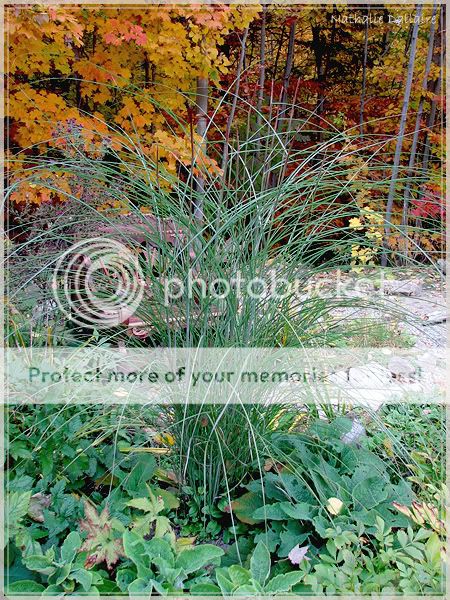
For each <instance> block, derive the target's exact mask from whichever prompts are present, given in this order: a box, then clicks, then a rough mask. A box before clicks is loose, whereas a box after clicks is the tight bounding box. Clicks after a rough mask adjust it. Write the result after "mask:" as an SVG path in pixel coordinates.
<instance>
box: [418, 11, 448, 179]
mask: <svg viewBox="0 0 450 600" xmlns="http://www.w3.org/2000/svg"><path fill="white" fill-rule="evenodd" d="M444 28H445V10H444V5H441V10H440V16H439V27H438V31H437V34H436V36H435V41H436V42H437V43H438V44H439V48H440V50H439V52H438V53H436V54H435V55H434V56H433V62H434V63H435V64H437V65H438V66H439V67H440V69H441V71H440V72H439V77H438V78H437V80H436V81H434V85H432V86H431V91H432V92H433V93H434V98H433V100H432V101H431V107H430V113H429V115H428V120H427V129H426V131H425V136H424V140H423V147H424V150H423V159H422V171H423V173H426V171H427V169H428V160H429V158H430V144H429V141H428V132H429V131H430V130H431V129H432V128H433V127H434V121H435V119H436V111H437V102H438V101H437V97H438V95H439V93H440V91H441V85H442V63H443V56H444V43H445V35H443V32H444Z"/></svg>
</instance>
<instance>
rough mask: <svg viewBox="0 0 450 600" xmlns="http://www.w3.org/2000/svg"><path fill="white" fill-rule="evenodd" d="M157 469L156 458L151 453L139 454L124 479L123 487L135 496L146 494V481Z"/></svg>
mask: <svg viewBox="0 0 450 600" xmlns="http://www.w3.org/2000/svg"><path fill="white" fill-rule="evenodd" d="M155 469H156V460H155V458H154V457H153V456H151V455H145V456H138V457H137V458H136V460H135V464H134V465H133V468H132V470H131V473H130V475H129V476H128V477H127V478H126V479H124V481H123V487H124V488H125V489H126V491H127V492H129V493H130V494H131V495H133V496H146V493H147V488H146V485H145V484H146V483H147V481H148V480H149V479H150V478H151V477H152V475H153V474H154V472H155Z"/></svg>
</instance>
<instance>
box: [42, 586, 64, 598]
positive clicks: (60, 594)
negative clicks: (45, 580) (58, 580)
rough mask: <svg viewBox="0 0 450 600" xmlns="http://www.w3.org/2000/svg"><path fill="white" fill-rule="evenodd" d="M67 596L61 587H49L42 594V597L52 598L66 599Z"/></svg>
mask: <svg viewBox="0 0 450 600" xmlns="http://www.w3.org/2000/svg"><path fill="white" fill-rule="evenodd" d="M65 595H66V594H65V592H64V590H62V589H61V587H60V586H59V585H49V586H48V587H46V588H45V590H44V591H43V592H42V596H51V597H52V598H55V597H57V598H64V596H65Z"/></svg>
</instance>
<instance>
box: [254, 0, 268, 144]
mask: <svg viewBox="0 0 450 600" xmlns="http://www.w3.org/2000/svg"><path fill="white" fill-rule="evenodd" d="M266 16H267V5H265V6H263V11H262V19H261V47H260V54H259V56H260V58H259V81H258V102H257V105H256V129H257V130H258V131H259V130H260V128H261V123H262V114H261V111H262V105H263V100H264V84H265V81H266ZM258 146H259V143H258Z"/></svg>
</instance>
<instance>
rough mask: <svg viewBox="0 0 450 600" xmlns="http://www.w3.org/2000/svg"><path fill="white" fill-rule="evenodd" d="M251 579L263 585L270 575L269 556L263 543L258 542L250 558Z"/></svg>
mask: <svg viewBox="0 0 450 600" xmlns="http://www.w3.org/2000/svg"><path fill="white" fill-rule="evenodd" d="M250 573H251V576H252V579H254V580H255V581H257V582H258V583H260V584H261V585H264V584H265V582H266V581H267V579H268V577H269V574H270V554H269V551H268V550H267V547H266V545H265V544H264V543H263V542H258V544H257V546H256V548H255V549H254V551H253V554H252V556H251V558H250Z"/></svg>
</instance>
